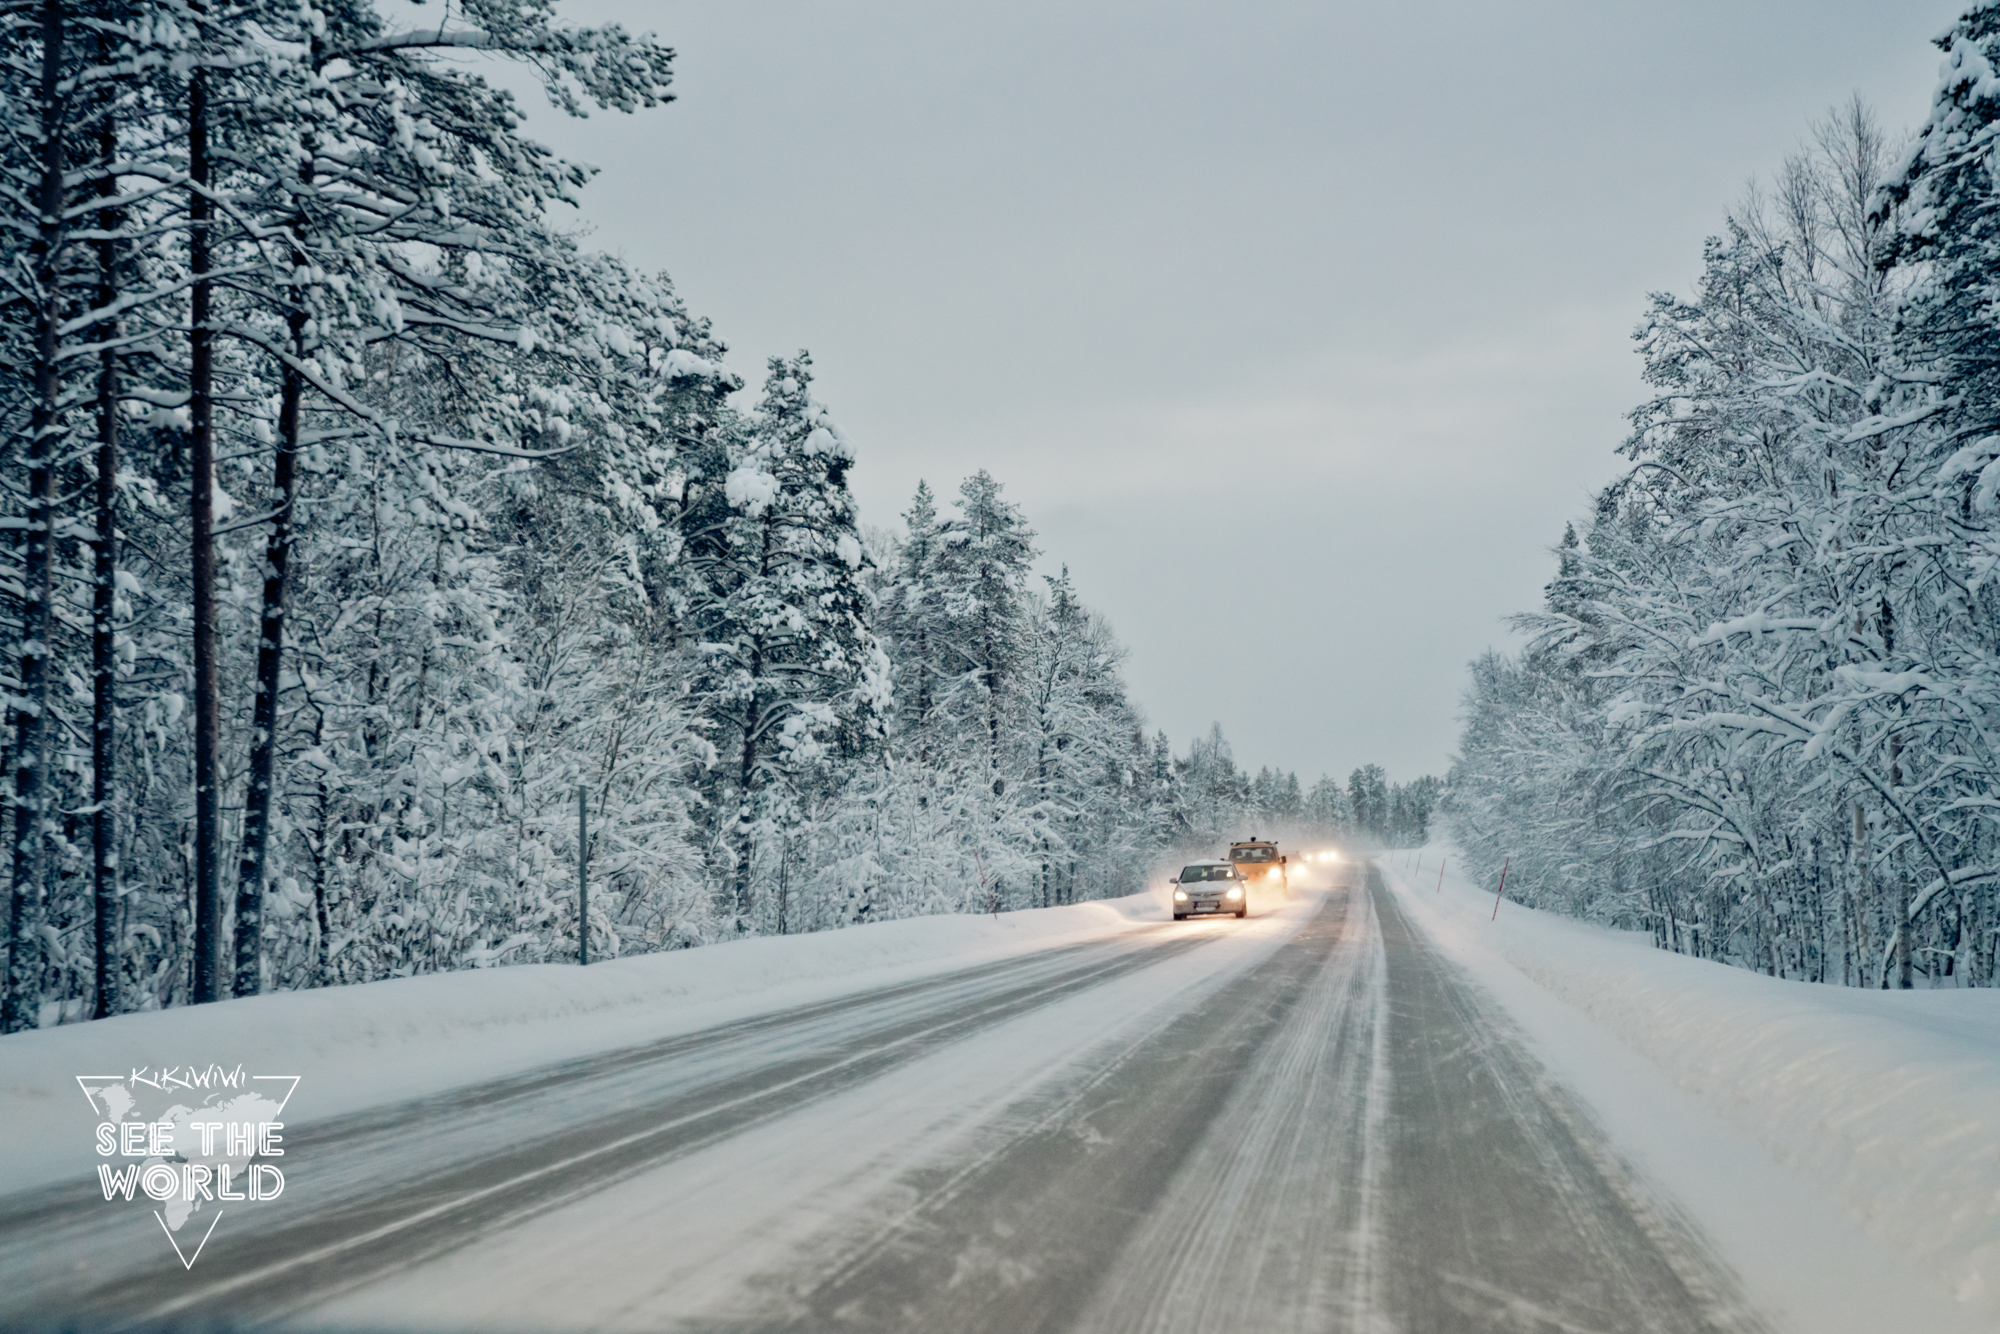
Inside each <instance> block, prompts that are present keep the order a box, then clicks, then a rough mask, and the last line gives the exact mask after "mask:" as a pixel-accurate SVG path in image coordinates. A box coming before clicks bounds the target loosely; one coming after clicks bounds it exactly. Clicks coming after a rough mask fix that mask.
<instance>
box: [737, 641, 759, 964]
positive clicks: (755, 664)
mask: <svg viewBox="0 0 2000 1334" xmlns="http://www.w3.org/2000/svg"><path fill="white" fill-rule="evenodd" d="M762 670H763V655H762V654H757V653H753V654H752V655H751V658H750V678H751V680H752V681H755V680H756V679H757V676H758V674H759V673H760V672H761V671H762ZM759 703H760V699H759V696H758V695H756V694H752V695H751V696H750V711H749V713H748V714H747V715H746V716H745V718H744V720H743V753H742V755H741V757H740V759H739V766H738V769H737V776H736V781H737V793H738V796H737V805H736V931H737V934H739V935H740V934H742V933H743V932H746V931H748V930H749V929H750V853H751V850H752V839H751V824H750V817H751V813H752V811H751V795H752V794H751V786H750V785H751V783H752V782H753V781H754V780H755V779H756V777H757V727H758V725H759V724H760V723H762V722H763V711H762V710H761V709H760V708H759V707H758V705H759Z"/></svg>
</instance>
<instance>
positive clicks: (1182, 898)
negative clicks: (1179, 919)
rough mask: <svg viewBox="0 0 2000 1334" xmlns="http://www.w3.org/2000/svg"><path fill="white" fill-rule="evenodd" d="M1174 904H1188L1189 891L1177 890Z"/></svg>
mask: <svg viewBox="0 0 2000 1334" xmlns="http://www.w3.org/2000/svg"><path fill="white" fill-rule="evenodd" d="M1174 902H1175V903H1186V902H1187V891H1186V890H1184V889H1177V890H1175V891H1174Z"/></svg>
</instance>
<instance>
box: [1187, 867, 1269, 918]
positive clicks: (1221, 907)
mask: <svg viewBox="0 0 2000 1334" xmlns="http://www.w3.org/2000/svg"><path fill="white" fill-rule="evenodd" d="M1172 884H1173V887H1174V920H1175V921H1176V922H1184V921H1186V920H1187V919H1188V915H1189V914H1190V913H1198V912H1226V913H1234V914H1236V915H1237V916H1238V917H1242V916H1244V915H1246V914H1247V913H1248V912H1249V911H1250V897H1249V886H1248V883H1247V882H1246V881H1245V880H1244V878H1243V877H1242V876H1241V875H1240V874H1239V873H1238V872H1237V870H1236V868H1235V867H1234V866H1233V865H1231V864H1230V863H1228V862H1224V861H1204V862H1190V863H1189V864H1188V865H1186V866H1183V867H1182V868H1181V873H1180V874H1179V875H1177V876H1175V877H1174V878H1173V881H1172Z"/></svg>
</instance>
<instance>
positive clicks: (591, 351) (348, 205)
mask: <svg viewBox="0 0 2000 1334" xmlns="http://www.w3.org/2000/svg"><path fill="white" fill-rule="evenodd" d="M438 21H439V25H440V26H439V27H437V28H436V29H434V30H428V31H425V30H408V29H401V28H395V27H392V26H390V24H389V23H388V22H387V21H386V20H385V19H384V18H383V17H382V16H381V15H379V14H378V13H377V12H376V11H375V10H374V8H373V7H372V5H371V4H370V3H368V2H367V0H325V2H322V0H305V2H304V3H300V0H286V3H284V4H268V3H263V2H262V0H246V2H245V3H227V2H222V3H207V4H196V3H172V2H162V3H150V2H148V3H140V2H138V0H103V2H102V3H62V2H58V0H29V2H28V3H24V4H18V5H12V6H8V7H6V8H5V9H4V11H0V49H4V58H5V69H6V80H7V82H6V85H5V90H4V91H5V101H4V104H0V133H4V134H5V136H6V141H5V151H4V155H3V156H0V170H4V177H0V184H3V185H4V192H3V193H0V198H4V207H5V210H6V217H7V221H8V224H9V225H8V227H7V228H6V230H5V232H4V235H0V246H4V247H5V255H4V259H5V268H4V274H5V277H4V286H3V287H0V302H4V307H5V309H4V319H0V356H4V358H5V360H6V373H5V375H4V377H0V395H4V402H0V412H4V414H5V417H4V420H5V424H6V444H5V448H6V449H7V450H8V458H7V460H6V464H5V467H4V470H3V471H0V478H4V491H0V528H4V530H5V534H6V538H5V541H4V542H0V626H4V633H5V635H6V644H5V646H4V653H3V654H0V660H3V661H0V672H4V673H5V682H4V684H5V688H6V691H7V714H6V731H5V734H4V737H3V738H0V766H3V767H4V771H5V773H6V774H7V775H8V781H9V786H10V788H11V792H10V798H11V799H10V801H9V803H8V805H7V810H6V818H7V822H8V823H7V835H8V836H7V843H6V846H7V848H8V857H7V860H6V872H5V873H6V875H7V895H6V902H7V919H6V928H7V929H6V932H5V948H6V968H5V994H4V1006H0V1028H4V1029H7V1030H14V1029H20V1028H24V1027H31V1026H35V1025H40V1024H49V1023H56V1022H63V1021H66V1020H71V1019H76V1018H85V1017H90V1016H93V1015H107V1014H114V1013H120V1012H125V1011H132V1010H142V1009H151V1008H156V1007H160V1006H166V1005H174V1004H181V1003H186V1002H189V1001H201V1000H210V999H215V998H219V997H222V996H226V995H231V994H235V995H243V994H248V993H254V992H258V991H263V990H269V989H278V988H298V987H309V986H319V985H329V984H338V983H351V982H361V981H367V980H372V979H377V978H384V977H393V976H403V975H408V974H411V973H416V972H426V971H434V970H443V969H453V968H463V967H473V966H487V965H494V964H503V963H513V962H522V961H563V960H573V959H576V958H578V957H579V954H580V947H581V946H582V944H583V943H584V942H585V940H586V939H587V941H588V944H589V949H590V953H591V956H592V957H593V958H606V957H612V956H616V955H619V954H625V953H632V952H637V951H647V950H658V949H667V948H676V947H682V946H688V945H695V944H700V943H704V942H709V941H714V940H717V939H723V938H729V937H734V936H737V935H742V934H746V933H757V932H786V931H808V930H817V929H822V928H827V927H833V926H840V925H844V924H848V923H854V922H863V921H869V920H876V919H884V918H892V917H899V916H905V915H909V914H914V913H925V912H951V911H988V910H1000V909H1009V908H1019V907H1026V906H1031V905H1040V904H1054V903H1065V902H1070V901H1073V900H1075V899H1079V898H1087V897H1094V896H1101V895H1109V894H1118V893H1123V892H1128V891H1130V890H1132V889H1134V888H1137V887H1138V886H1139V885H1140V883H1141V881H1142V879H1143V878H1144V877H1145V876H1146V875H1147V874H1148V873H1149V872H1151V871H1152V870H1154V869H1155V867H1156V866H1157V865H1158V864H1159V863H1160V862H1161V861H1162V860H1163V859H1165V858H1166V857H1168V856H1170V855H1175V854H1178V853H1181V852H1201V853H1204V854H1208V853H1213V852H1214V851H1215V850H1216V849H1217V848H1219V847H1220V846H1221V845H1222V843H1223V842H1224V841H1226V840H1227V839H1228V838H1230V837H1241V836H1243V835H1245V834H1248V833H1253V832H1255V833H1284V834H1291V835H1295V836H1303V835H1304V834H1307V833H1310V834H1311V835H1312V836H1315V837H1322V838H1325V837H1358V838H1361V839H1365V840H1368V839H1372V840H1375V841H1385V840H1395V839H1398V838H1403V839H1407V838H1413V837H1418V836H1421V831H1422V829H1423V826H1424V824H1425V822H1426V821H1427V819H1428V815H1429V810H1430V806H1431V804H1432V803H1433V802H1434V800H1435V798H1436V787H1437V784H1436V782H1435V780H1423V781H1421V782H1419V783H1416V784H1409V785H1403V786H1399V787H1391V786H1390V785H1388V784H1387V782H1386V777H1385V776H1384V775H1383V774H1382V773H1381V771H1380V770H1379V769H1376V768H1373V767H1369V768H1366V769H1363V770H1357V771H1356V772H1355V774H1354V775H1353V776H1352V778H1351V780H1350V782H1349V784H1347V785H1346V786H1345V787H1343V786H1342V785H1340V784H1338V783H1336V782H1332V781H1331V780H1322V781H1321V782H1320V783H1318V784H1317V785H1315V786H1314V787H1313V788H1312V789H1311V790H1310V791H1302V790H1301V786H1300V784H1299V782H1298V779H1297V778H1296V776H1294V775H1290V774H1284V775H1281V774H1277V773H1275V772H1272V771H1269V770H1266V771H1264V772H1262V773H1260V774H1258V775H1257V776H1255V777H1254V778H1253V777H1251V776H1249V775H1246V774H1244V773H1243V772H1241V771H1240V770H1239V769H1238V768H1237V766H1236V765H1235V763H1234V761H1233V759H1232V757H1231V755H1230V751H1229V747H1228V744H1227V742H1226V741H1225V740H1224V739H1223V737H1222V734H1221V732H1220V730H1219V729H1217V730H1215V731H1214V732H1212V733H1211V734H1210V735H1209V736H1207V737H1205V738H1202V739H1199V740H1197V741H1196V742H1195V744H1194V745H1193V747H1192V748H1191V750H1190V751H1189V752H1188V753H1187V754H1185V755H1175V754H1174V753H1173V752H1172V750H1171V748H1170V746H1169V745H1168V742H1167V740H1166V738H1165V736H1164V735H1163V734H1159V733H1152V734H1150V735H1149V733H1148V730H1147V728H1146V726H1145V724H1144V720H1143V717H1142V715H1141V713H1140V711H1139V710H1138V709H1137V707H1136V706H1135V705H1134V704H1133V703H1132V702H1131V701H1130V700H1129V699H1128V698H1127V694H1126V690H1125V686H1124V683H1123V680H1122V679H1121V675H1120V663H1121V660H1122V657H1123V650H1122V648H1121V647H1120V646H1119V644H1118V643H1117V641H1116V640H1115V638H1114V637H1113V635H1112V633H1111V631H1110V629H1109V628H1108V627H1107V626H1106V624H1105V623H1104V621H1103V620H1102V618H1101V617H1099V616H1098V615H1097V614H1095V613H1093V612H1092V611H1091V610H1090V609H1089V608H1088V607H1087V606H1086V605H1085V604H1084V602H1083V601H1082V600H1081V598H1080V597H1079V595H1078V593H1077V591H1076V590H1075V589H1074V588H1073V587H1072V585H1071V581H1070V579H1069V576H1068V574H1067V572H1066V571H1065V572H1063V573H1062V574H1060V575H1057V576H1054V577H1037V576H1036V575H1035V574H1034V562H1035V560H1036V559H1037V557H1038V556H1039V554H1040V553H1039V552H1038V551H1037V549H1036V547H1035V545H1034V541H1035V539H1034V534H1033V532H1032V531H1031V530H1030V528H1029V526H1028V524H1027V523H1026V522H1025V520H1024V518H1023V516H1022V514H1021V512H1020V510H1019V508H1018V507H1016V506H1015V505H1014V504H1012V503H1010V502H1009V501H1008V500H1007V499H1006V498H1005V495H1004V492H1003V489H1002V486H1001V484H1000V483H999V482H998V481H997V480H995V479H994V478H993V477H991V476H989V475H988V474H986V473H985V472H980V473H977V474H975V475H974V476H972V477H970V478H966V479H964V480H963V482H962V483H961V484H960V485H959V486H958V487H957V489H956V491H955V492H954V493H952V494H950V495H949V496H947V497H943V498H941V497H939V496H938V495H935V494H933V493H932V492H931V490H930V489H929V488H928V487H924V488H921V489H920V490H919V491H918V493H917V495H916V496H915V498H914V499H913V501H912V503H911V505H910V508H909V510H908V511H907V513H906V514H905V515H904V516H903V522H902V524H901V525H900V527H898V528H896V529H894V530H893V531H891V530H887V529H882V530H877V529H865V530H864V529H863V528H862V527H861V526H860V525H859V524H858V523H857V520H856V514H855V507H854V502H853V499H852V497H851V495H850V492H849V487H848V480H847V479H848V472H849V469H850V468H851V466H852V464H853V461H854V449H853V445H852V443H851V442H850V441H849V439H848V437H847V436H846V435H845V434H844V433H843V432H842V431H841V429H840V427H839V426H838V425H837V424H836V422H835V421H834V420H833V419H832V418H831V417H830V415H829V413H828V410H827V408H826V407H825V405H824V404H823V403H822V402H821V401H820V400H819V399H818V398H817V397H816V396H815V387H814V383H813V374H812V366H811V362H810V359H809V358H808V357H807V356H805V355H804V354H803V353H802V354H800V355H799V356H797V357H795V358H790V359H774V360H772V361H771V362H770V363H769V365H768V367H767V368H766V371H765V375H764V378H763V381H762V384H761V387H746V385H745V382H744V381H743V380H742V379H741V378H740V377H739V376H738V375H737V374H736V373H735V372H734V371H732V370H731V369H729V367H728V366H727V365H726V361H725V352H726V349H725V347H724V345H723V343H722V342H721V341H720V339H719V338H718V337H717V336H716V335H715V333H714V332H713V331H712V330H711V328H710V326H709V324H708V322H707V321H705V320H703V319H701V318H698V317H696V316H694V315H692V314H691V313H690V312H689V311H688V310H687V309H686V307H685V306H684V304H683V303H682V302H681V300H680V299H679V298H678V297H677V296H676V294H675V292H674V289H673V286H672V284H671V283H670V282H669V281H668V279H667V278H666V277H665V276H663V275H658V274H651V273H645V272H641V271H638V270H636V269H634V268H633V267H632V266H630V265H629V264H627V263H625V262H623V261H621V260H619V259H617V258H614V257H612V256H608V255H604V254H598V253H593V252H590V251H588V250H587V249H585V248H584V247H583V246H581V245H580V244H579V243H578V241H577V239H576V238H575V237H574V236H573V235H571V234H567V233H565V232H564V231H563V230H561V229H560V228H559V227H557V226H555V225H554V224H553V223H552V222H551V219H550V210H551V207H552V206H553V205H556V204H559V203H563V202H568V201H573V200H574V199H575V198H576V197H577V194H578V191H579V190H580V189H582V187H583V186H584V185H585V184H586V182H587V180H588V176H589V173H588V172H587V171H586V170H585V169H582V168H580V167H577V166H575V165H573V164H570V163H567V162H564V161H562V160H560V159H558V158H557V157H555V156H554V155H552V154H551V153H549V152H548V151H547V150H546V149H544V148H542V147H540V146H538V145H536V144H535V143H533V142H532V141H531V140H529V139H527V138H525V137H524V136H523V135H522V134H521V133H520V123H521V118H520V114H519V112H518V109H517V108H516V106H515V104H514V103H513V102H512V100H511V99H510V98H509V96H508V95H507V94H506V93H505V92H503V91H501V90H499V89H498V88H496V87H494V86H492V85H491V84H489V83H488V82H487V81H486V80H485V79H483V78H482V77H481V76H480V73H479V70H480V68H481V66H480V65H479V63H477V62H478V61H480V60H486V61H513V62H516V63H517V64H519V65H520V66H521V67H522V68H524V69H527V70H529V71H531V72H533V73H534V74H535V75H536V76H537V77H539V78H540V79H541V80H542V81H543V83H544V85H545V87H546V90H547V92H548V94H549V96H550V98H551V100H552V101H553V102H554V103H555V105H557V106H558V107H561V108H564V109H567V110H569V111H572V112H583V111H586V110H599V111H608V112H615V113H626V112H635V111H640V110H643V109H645V108H649V107H657V106H659V105H660V104H662V103H664V102H666V101H668V100H670V93H669V91H668V89H669V84H670V79H671V73H672V52H671V51H670V50H668V49H667V48H665V47H663V46H661V45H659V44H658V43H657V42H655V41H654V40H652V39H651V38H647V37H640V36H635V35H632V34H629V33H626V32H624V31H622V30H621V29H619V28H617V27H615V26H613V27H603V28H580V27H574V26H568V25H564V24H561V23H559V22H557V20H556V18H555V16H554V14H553V11H552V7H551V5H550V4H548V3H546V2H545V0H466V2H464V3H460V4H456V5H453V6H451V7H450V9H449V11H447V12H445V13H442V14H440V15H439V16H438ZM580 839H587V845H585V844H581V843H580V841H579V840H580ZM580 853H585V854H586V855H587V870H586V869H585V868H584V867H583V866H582V865H580V863H582V862H584V861H585V858H584V857H580V856H579V854H580ZM583 875H587V877H588V879H587V883H588V885H589V888H590V896H589V908H588V920H587V921H580V907H581V904H580V901H579V892H578V891H579V888H580V886H581V885H582V884H583V883H585V881H584V880H582V879H580V876H583ZM582 933H587V936H586V935H584V934H582Z"/></svg>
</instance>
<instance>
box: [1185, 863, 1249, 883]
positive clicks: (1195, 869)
mask: <svg viewBox="0 0 2000 1334" xmlns="http://www.w3.org/2000/svg"><path fill="white" fill-rule="evenodd" d="M1235 878H1236V872H1234V871H1232V870H1230V869H1229V868H1228V867H1227V866H1187V867H1183V868H1182V869H1181V883H1182V884H1183V885H1185V884H1189V883H1191V882H1193V881H1196V880H1234V879H1235Z"/></svg>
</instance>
